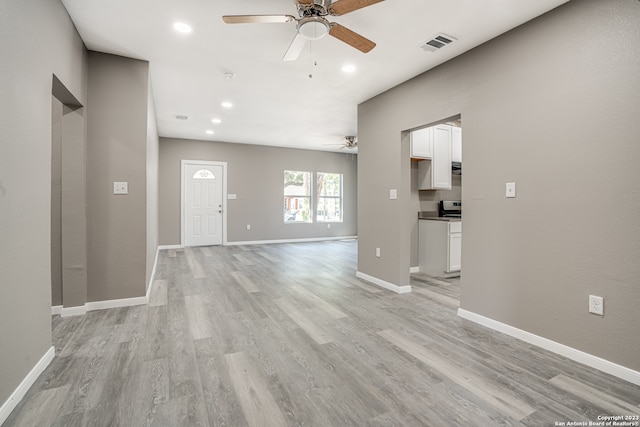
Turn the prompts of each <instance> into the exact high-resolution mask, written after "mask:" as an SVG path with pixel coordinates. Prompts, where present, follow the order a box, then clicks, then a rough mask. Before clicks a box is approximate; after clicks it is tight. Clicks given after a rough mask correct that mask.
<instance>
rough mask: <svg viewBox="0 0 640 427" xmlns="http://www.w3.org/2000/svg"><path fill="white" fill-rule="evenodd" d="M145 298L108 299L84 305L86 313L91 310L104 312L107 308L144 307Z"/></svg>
mask: <svg viewBox="0 0 640 427" xmlns="http://www.w3.org/2000/svg"><path fill="white" fill-rule="evenodd" d="M147 302H148V301H147V297H146V296H144V297H133V298H120V299H110V300H104V301H91V302H88V303H86V304H85V306H86V307H87V311H93V310H105V309H107V308H118V307H131V306H134V305H144V304H146V303H147Z"/></svg>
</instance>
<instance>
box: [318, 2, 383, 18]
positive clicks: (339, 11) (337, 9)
mask: <svg viewBox="0 0 640 427" xmlns="http://www.w3.org/2000/svg"><path fill="white" fill-rule="evenodd" d="M381 1H384V0H338V1H337V2H335V3H333V4H332V5H331V6H330V7H329V13H330V14H331V15H335V16H339V15H345V14H347V13H349V12H353V11H354V10H358V9H362V8H363V7H367V6H371V5H372V4H376V3H379V2H381Z"/></svg>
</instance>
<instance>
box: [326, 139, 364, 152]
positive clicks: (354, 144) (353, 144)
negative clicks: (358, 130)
mask: <svg viewBox="0 0 640 427" xmlns="http://www.w3.org/2000/svg"><path fill="white" fill-rule="evenodd" d="M324 145H341V147H340V148H339V150H344V149H345V148H346V149H347V150H353V149H356V148H358V137H356V136H345V137H344V142H343V143H342V144H324Z"/></svg>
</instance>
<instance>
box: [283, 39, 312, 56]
mask: <svg viewBox="0 0 640 427" xmlns="http://www.w3.org/2000/svg"><path fill="white" fill-rule="evenodd" d="M306 45H307V39H305V38H304V37H302V36H301V35H300V34H298V33H296V36H295V37H294V38H293V40H291V44H290V45H289V48H288V49H287V51H286V52H285V54H284V57H283V58H282V60H283V61H295V60H296V59H298V56H300V52H302V49H304V47H305V46H306Z"/></svg>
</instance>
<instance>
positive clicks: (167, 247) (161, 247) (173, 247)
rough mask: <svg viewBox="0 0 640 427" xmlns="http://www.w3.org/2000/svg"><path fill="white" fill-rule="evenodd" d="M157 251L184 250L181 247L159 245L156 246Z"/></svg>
mask: <svg viewBox="0 0 640 427" xmlns="http://www.w3.org/2000/svg"><path fill="white" fill-rule="evenodd" d="M158 249H159V250H166V249H184V246H182V245H160V246H158Z"/></svg>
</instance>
